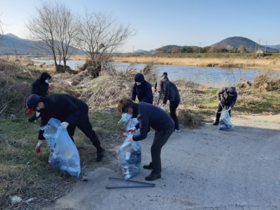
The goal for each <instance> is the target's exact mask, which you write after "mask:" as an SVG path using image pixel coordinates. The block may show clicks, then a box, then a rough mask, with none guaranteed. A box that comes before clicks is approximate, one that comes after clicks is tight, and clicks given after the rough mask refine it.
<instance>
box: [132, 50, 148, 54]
mask: <svg viewBox="0 0 280 210" xmlns="http://www.w3.org/2000/svg"><path fill="white" fill-rule="evenodd" d="M134 53H140V54H147V53H149V51H146V50H141V49H140V50H137V51H135V52H134Z"/></svg>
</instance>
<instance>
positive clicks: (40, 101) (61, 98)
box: [26, 94, 105, 162]
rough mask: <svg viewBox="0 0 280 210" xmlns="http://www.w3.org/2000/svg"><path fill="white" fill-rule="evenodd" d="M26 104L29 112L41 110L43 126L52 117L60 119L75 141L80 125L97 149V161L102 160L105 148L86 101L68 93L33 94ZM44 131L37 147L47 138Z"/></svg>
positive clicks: (40, 133) (40, 131) (41, 131)
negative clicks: (89, 115) (75, 134)
mask: <svg viewBox="0 0 280 210" xmlns="http://www.w3.org/2000/svg"><path fill="white" fill-rule="evenodd" d="M26 106H27V108H28V111H27V113H32V111H33V110H34V109H35V110H36V111H38V112H40V114H41V118H42V121H41V127H43V126H45V125H46V124H47V123H48V121H49V120H50V119H51V118H55V119H58V120H60V121H61V122H62V123H61V126H62V128H64V129H67V131H68V134H69V136H70V137H71V139H72V140H73V142H74V138H73V136H74V133H75V129H76V127H78V128H79V129H80V130H81V131H82V132H83V133H84V134H85V135H86V136H87V137H88V138H89V139H90V141H91V142H92V144H93V146H95V148H96V150H97V158H96V161H97V162H100V161H102V159H103V153H104V151H105V150H104V149H103V148H102V147H101V146H100V141H99V140H98V137H97V135H96V133H95V132H94V130H93V129H92V125H91V123H90V121H89V117H88V106H87V104H86V103H85V102H83V101H82V100H80V99H77V98H75V97H72V96H70V95H66V94H53V95H47V96H46V97H40V96H38V95H36V94H32V95H30V96H29V97H28V98H27V100H26ZM43 133H44V130H39V136H38V139H39V142H38V144H37V146H36V149H37V148H38V147H40V146H41V145H42V143H43V141H42V140H45V137H44V136H43Z"/></svg>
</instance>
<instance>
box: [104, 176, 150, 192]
mask: <svg viewBox="0 0 280 210" xmlns="http://www.w3.org/2000/svg"><path fill="white" fill-rule="evenodd" d="M109 179H110V180H115V181H123V182H130V183H137V184H140V185H132V186H131V185H130V186H106V189H119V188H139V187H154V186H155V184H151V183H147V182H137V181H132V180H125V179H119V178H114V177H109Z"/></svg>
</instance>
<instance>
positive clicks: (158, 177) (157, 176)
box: [145, 173, 161, 181]
mask: <svg viewBox="0 0 280 210" xmlns="http://www.w3.org/2000/svg"><path fill="white" fill-rule="evenodd" d="M160 178H161V175H160V174H153V173H151V174H150V175H149V176H147V177H146V178H145V179H146V180H147V181H154V180H156V179H160Z"/></svg>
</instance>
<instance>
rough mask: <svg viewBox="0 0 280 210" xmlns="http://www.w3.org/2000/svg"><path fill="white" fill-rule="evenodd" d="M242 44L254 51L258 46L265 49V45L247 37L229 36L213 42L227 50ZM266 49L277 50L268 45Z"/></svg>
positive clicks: (216, 46) (269, 50)
mask: <svg viewBox="0 0 280 210" xmlns="http://www.w3.org/2000/svg"><path fill="white" fill-rule="evenodd" d="M240 45H243V46H244V47H245V48H246V49H247V50H248V51H250V52H253V51H254V50H255V49H256V48H261V49H263V50H264V49H265V46H262V45H261V46H260V47H259V44H258V43H256V42H254V41H252V40H251V39H248V38H245V37H238V36H235V37H229V38H226V39H224V40H222V41H220V42H218V43H216V44H213V45H212V46H213V47H215V48H217V49H220V48H226V49H227V50H231V49H232V48H233V47H237V48H238V47H239V46H240ZM266 50H267V51H268V52H273V51H276V50H275V49H273V48H270V47H267V48H266Z"/></svg>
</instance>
